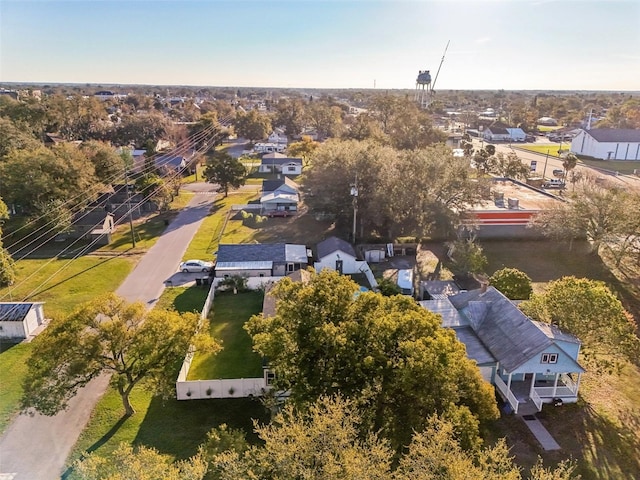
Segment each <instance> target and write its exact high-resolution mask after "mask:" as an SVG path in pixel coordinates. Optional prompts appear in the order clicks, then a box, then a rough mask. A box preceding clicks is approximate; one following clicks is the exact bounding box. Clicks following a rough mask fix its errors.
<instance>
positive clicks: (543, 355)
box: [420, 286, 584, 413]
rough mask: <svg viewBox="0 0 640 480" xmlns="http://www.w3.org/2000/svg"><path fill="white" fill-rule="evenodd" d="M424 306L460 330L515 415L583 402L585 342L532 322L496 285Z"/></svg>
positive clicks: (472, 355) (469, 352)
mask: <svg viewBox="0 0 640 480" xmlns="http://www.w3.org/2000/svg"><path fill="white" fill-rule="evenodd" d="M420 304H421V305H422V306H423V307H424V308H426V309H427V310H430V311H432V312H434V313H437V314H439V315H440V316H441V317H442V325H443V326H444V327H447V328H452V329H453V330H454V331H455V333H456V336H457V337H458V340H460V341H461V342H462V343H464V344H465V345H466V348H467V356H468V357H469V358H470V359H472V360H475V361H476V363H477V364H478V368H480V371H481V373H482V376H483V377H484V378H485V379H486V380H487V381H489V382H491V383H492V384H493V385H495V387H496V390H497V391H498V393H499V394H500V396H501V397H502V398H503V399H504V400H505V402H507V403H508V404H509V405H510V406H511V408H512V410H513V412H514V413H518V411H519V410H520V411H522V410H526V409H527V408H530V409H533V410H534V411H535V410H537V411H540V410H542V405H543V404H544V403H575V402H576V401H577V400H578V390H579V388H580V379H581V377H582V374H583V373H584V369H583V368H582V367H581V366H580V364H579V363H578V354H579V352H580V345H581V344H580V340H578V339H577V338H576V337H574V336H573V335H570V334H567V333H564V332H562V331H560V330H559V329H558V328H557V327H555V326H553V325H548V324H545V323H540V322H536V321H534V320H531V319H530V318H529V317H527V316H526V315H525V314H524V313H522V312H521V311H520V310H519V309H518V307H517V306H516V305H515V304H513V302H511V301H510V300H509V299H508V298H507V297H505V296H504V295H503V294H502V293H500V291H498V290H496V289H495V288H494V287H491V286H490V287H486V288H481V289H476V290H471V291H468V292H460V293H457V294H455V295H451V296H449V297H446V298H437V299H434V300H425V301H422V302H420Z"/></svg>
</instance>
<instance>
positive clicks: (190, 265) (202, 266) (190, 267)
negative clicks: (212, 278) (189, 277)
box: [180, 260, 213, 273]
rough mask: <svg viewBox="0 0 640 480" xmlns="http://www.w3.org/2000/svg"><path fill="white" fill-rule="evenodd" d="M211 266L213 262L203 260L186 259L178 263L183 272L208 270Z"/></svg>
mask: <svg viewBox="0 0 640 480" xmlns="http://www.w3.org/2000/svg"><path fill="white" fill-rule="evenodd" d="M212 268H213V262H205V261H203V260H187V261H186V262H182V263H181V264H180V271H181V272H184V273H200V272H208V271H210V270H211V269H212Z"/></svg>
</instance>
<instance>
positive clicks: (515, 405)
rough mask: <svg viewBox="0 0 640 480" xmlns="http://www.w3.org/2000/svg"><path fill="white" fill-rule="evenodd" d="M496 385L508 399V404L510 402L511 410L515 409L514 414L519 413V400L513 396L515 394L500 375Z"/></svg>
mask: <svg viewBox="0 0 640 480" xmlns="http://www.w3.org/2000/svg"><path fill="white" fill-rule="evenodd" d="M495 384H496V387H498V390H499V391H500V393H502V395H504V397H505V398H506V399H507V402H509V405H511V408H513V413H518V403H519V402H518V399H517V398H516V396H515V395H514V394H513V392H512V391H511V390H509V389H508V388H507V384H506V383H504V381H503V380H502V378H500V376H499V375H496V378H495Z"/></svg>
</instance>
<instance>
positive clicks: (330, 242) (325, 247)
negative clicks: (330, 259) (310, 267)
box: [317, 237, 357, 258]
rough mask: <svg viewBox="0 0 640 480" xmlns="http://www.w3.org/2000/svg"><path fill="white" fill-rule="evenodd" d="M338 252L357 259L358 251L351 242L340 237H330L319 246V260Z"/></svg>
mask: <svg viewBox="0 0 640 480" xmlns="http://www.w3.org/2000/svg"><path fill="white" fill-rule="evenodd" d="M337 250H340V251H341V252H344V253H347V254H349V255H351V256H352V257H354V258H357V255H356V251H355V250H354V248H353V246H352V245H351V244H350V243H349V242H346V241H344V240H342V239H341V238H338V237H329V238H327V239H326V240H323V241H321V242H320V243H318V245H317V252H318V258H324V257H326V256H327V255H329V254H331V253H333V252H335V251H337Z"/></svg>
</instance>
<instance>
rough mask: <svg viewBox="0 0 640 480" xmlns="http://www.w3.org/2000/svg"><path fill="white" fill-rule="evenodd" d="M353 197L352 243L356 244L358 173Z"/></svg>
mask: <svg viewBox="0 0 640 480" xmlns="http://www.w3.org/2000/svg"><path fill="white" fill-rule="evenodd" d="M351 196H352V197H353V237H352V241H353V243H354V245H355V243H356V218H357V216H358V173H357V172H356V179H355V182H354V184H353V185H351Z"/></svg>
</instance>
